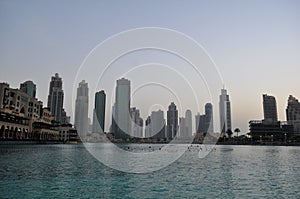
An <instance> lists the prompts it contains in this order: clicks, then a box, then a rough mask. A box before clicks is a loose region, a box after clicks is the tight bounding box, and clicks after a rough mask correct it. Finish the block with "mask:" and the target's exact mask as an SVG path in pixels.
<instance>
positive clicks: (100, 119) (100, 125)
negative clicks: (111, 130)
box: [93, 90, 106, 133]
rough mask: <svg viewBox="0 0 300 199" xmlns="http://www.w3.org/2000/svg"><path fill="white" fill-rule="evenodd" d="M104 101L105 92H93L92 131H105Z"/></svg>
mask: <svg viewBox="0 0 300 199" xmlns="http://www.w3.org/2000/svg"><path fill="white" fill-rule="evenodd" d="M105 103H106V94H105V92H104V91H103V90H101V91H99V92H97V93H95V107H94V117H93V132H94V133H103V132H105V129H104V125H105Z"/></svg>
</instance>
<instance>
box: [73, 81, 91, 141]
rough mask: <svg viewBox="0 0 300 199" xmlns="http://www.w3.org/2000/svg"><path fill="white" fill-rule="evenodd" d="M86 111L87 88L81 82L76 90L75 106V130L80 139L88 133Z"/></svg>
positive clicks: (87, 101)
mask: <svg viewBox="0 0 300 199" xmlns="http://www.w3.org/2000/svg"><path fill="white" fill-rule="evenodd" d="M88 109H89V88H88V83H86V82H85V81H84V80H82V81H81V82H80V83H79V86H78V88H77V97H76V104H75V124H74V125H75V128H76V129H77V132H78V135H79V136H80V138H85V137H86V134H87V132H88V127H89V122H88Z"/></svg>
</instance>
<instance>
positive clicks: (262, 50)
mask: <svg viewBox="0 0 300 199" xmlns="http://www.w3.org/2000/svg"><path fill="white" fill-rule="evenodd" d="M299 10H300V1H298V0H295V1H289V0H281V1H276V0H272V1H268V0H266V1H253V0H251V1H250V0H249V1H240V0H236V1H208V0H207V1H141V0H138V1H134V0H132V1H126V0H124V1H67V0H65V1H14V0H13V1H11V0H8V1H5V0H2V1H0V27H1V31H0V44H1V45H0V67H1V73H0V81H1V82H2V81H5V82H8V83H10V85H11V87H19V84H20V82H23V81H25V80H28V79H31V80H33V81H34V82H35V83H36V84H37V89H38V90H37V96H38V98H39V99H41V100H42V101H43V102H44V104H47V101H46V99H47V95H48V87H49V81H50V78H51V76H52V75H54V73H56V72H58V73H59V74H60V76H62V78H63V87H64V92H65V108H66V110H67V112H68V113H69V114H70V115H71V116H72V117H73V114H72V91H73V84H74V81H75V76H76V73H77V70H78V69H79V66H80V65H81V63H82V62H83V60H84V58H85V57H86V56H87V54H88V53H89V52H90V51H91V50H92V49H93V48H94V47H95V46H96V45H97V44H99V43H100V42H102V41H103V40H105V39H106V38H107V37H109V36H111V35H113V34H116V33H119V32H121V31H124V30H127V29H131V28H139V27H152V26H154V27H163V28H170V29H174V30H177V31H180V32H182V33H184V34H187V35H189V36H190V37H192V38H194V39H195V40H196V41H197V42H199V43H200V44H201V45H202V46H203V47H204V48H205V49H206V50H207V52H208V53H209V54H210V56H211V57H212V59H213V60H214V61H215V63H216V64H217V66H218V67H219V70H220V72H221V74H222V76H223V78H224V83H225V85H226V88H227V89H228V92H229V95H230V99H231V102H232V119H233V127H239V128H241V131H242V132H247V131H248V121H249V120H251V119H262V94H263V93H267V94H270V95H274V96H275V97H276V100H277V105H278V107H277V108H278V114H279V119H281V120H286V118H285V108H286V104H287V98H288V95H289V94H293V95H295V96H296V97H297V98H300V87H299V85H300V84H299V80H300V12H299ZM86 81H87V82H89V80H88V79H86ZM114 82H115V80H113V83H114ZM220 89H221V88H220ZM215 97H218V96H215ZM200 103H201V104H200V105H201V107H204V102H200ZM90 106H91V105H90ZM165 106H167V104H166V105H165ZM108 108H110V107H108ZM214 109H215V115H214V120H215V121H218V120H219V116H218V115H216V114H217V113H218V112H216V111H217V109H218V104H214ZM192 111H193V115H195V112H196V110H192ZM203 111H204V110H203V109H201V110H199V112H200V113H203ZM143 114H144V115H147V113H143ZM107 121H110V116H108V117H107ZM217 129H219V128H218V126H217Z"/></svg>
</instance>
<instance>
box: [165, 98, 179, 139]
mask: <svg viewBox="0 0 300 199" xmlns="http://www.w3.org/2000/svg"><path fill="white" fill-rule="evenodd" d="M177 131H178V110H177V109H176V105H175V104H174V102H172V103H171V105H170V106H169V109H168V111H167V138H168V139H172V138H174V137H175V136H176V135H177Z"/></svg>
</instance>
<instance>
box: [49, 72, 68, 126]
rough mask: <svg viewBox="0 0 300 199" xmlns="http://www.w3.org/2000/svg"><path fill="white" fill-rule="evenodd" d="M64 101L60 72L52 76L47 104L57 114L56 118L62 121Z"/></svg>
mask: <svg viewBox="0 0 300 199" xmlns="http://www.w3.org/2000/svg"><path fill="white" fill-rule="evenodd" d="M63 103H64V91H63V90H62V79H61V77H59V75H58V73H55V76H52V77H51V81H50V86H49V95H48V103H47V106H48V108H50V112H51V113H52V114H53V115H54V116H55V120H56V121H57V122H59V123H62V111H63Z"/></svg>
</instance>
